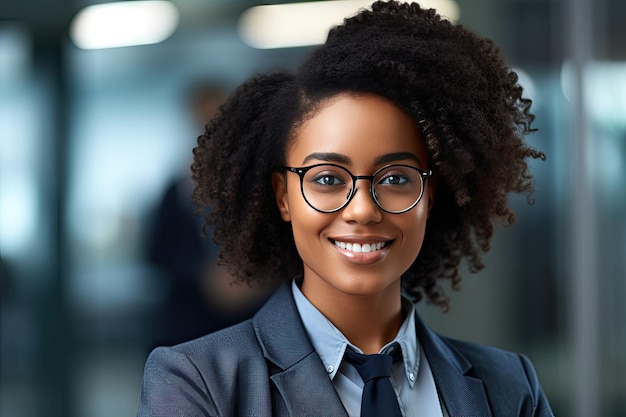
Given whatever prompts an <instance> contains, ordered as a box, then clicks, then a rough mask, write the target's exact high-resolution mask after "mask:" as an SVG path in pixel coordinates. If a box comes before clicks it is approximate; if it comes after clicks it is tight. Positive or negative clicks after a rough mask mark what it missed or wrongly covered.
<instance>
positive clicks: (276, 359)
mask: <svg viewBox="0 0 626 417" xmlns="http://www.w3.org/2000/svg"><path fill="white" fill-rule="evenodd" d="M253 325H254V329H255V332H256V335H257V338H258V340H259V343H260V345H261V347H262V349H263V354H264V356H265V358H266V359H267V360H268V361H269V362H270V363H271V364H272V365H273V366H274V369H275V372H273V373H272V372H270V379H271V380H272V382H273V383H274V384H275V386H276V391H277V393H278V394H277V395H278V396H279V397H280V398H274V399H273V401H272V402H273V403H274V404H276V402H277V401H282V402H283V403H284V405H285V408H286V410H287V413H288V415H291V416H312V415H328V416H346V417H347V413H346V411H345V409H344V407H343V404H342V403H341V400H340V399H339V396H338V395H337V392H336V391H335V388H334V387H333V384H332V382H331V381H330V378H328V375H327V374H326V370H325V369H324V365H323V364H322V361H321V360H320V358H319V356H318V355H317V353H316V352H315V349H314V348H313V346H312V345H311V342H310V341H309V338H308V336H307V334H306V331H305V330H304V326H303V324H302V322H301V320H300V314H299V313H298V309H297V308H296V305H295V302H294V300H293V295H292V293H291V287H290V285H283V286H281V287H280V288H279V289H278V290H277V291H276V293H275V294H274V295H273V296H272V297H271V298H270V300H269V301H268V302H267V303H266V304H265V305H264V306H263V308H262V309H261V310H260V311H259V312H258V313H257V314H256V315H255V317H254V319H253ZM270 371H271V370H270ZM273 412H274V413H277V412H279V410H274V411H273Z"/></svg>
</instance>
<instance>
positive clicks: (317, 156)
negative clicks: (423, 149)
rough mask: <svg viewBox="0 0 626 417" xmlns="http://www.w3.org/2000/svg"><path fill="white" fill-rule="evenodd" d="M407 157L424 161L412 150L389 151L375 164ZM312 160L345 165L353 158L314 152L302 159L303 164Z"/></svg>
mask: <svg viewBox="0 0 626 417" xmlns="http://www.w3.org/2000/svg"><path fill="white" fill-rule="evenodd" d="M407 159H409V160H412V161H414V162H417V163H418V164H421V163H422V161H421V159H419V157H418V156H417V155H415V154H413V153H411V152H393V153H387V154H384V155H381V156H379V157H377V158H376V159H375V160H374V164H375V165H383V164H388V163H390V162H398V161H404V160H407ZM312 160H317V161H324V162H335V163H338V164H345V165H350V164H351V163H352V159H350V158H349V157H348V156H346V155H343V154H340V153H336V152H313V153H312V154H309V155H307V156H306V158H304V160H303V161H302V165H304V164H306V163H307V162H309V161H312Z"/></svg>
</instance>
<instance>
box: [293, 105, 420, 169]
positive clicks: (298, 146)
mask: <svg viewBox="0 0 626 417" xmlns="http://www.w3.org/2000/svg"><path fill="white" fill-rule="evenodd" d="M402 152H404V153H406V152H409V153H412V154H414V155H415V156H417V157H418V158H419V160H420V161H421V162H422V164H423V165H425V164H426V161H427V160H428V158H427V154H426V148H425V146H424V143H423V139H422V136H421V134H420V132H419V129H418V127H417V125H416V123H415V122H414V121H413V120H412V119H411V118H410V117H409V116H408V115H407V114H406V113H404V112H403V111H402V110H400V109H399V108H398V107H397V106H396V105H394V104H393V103H392V102H391V101H389V100H387V99H385V98H383V97H380V96H377V95H373V94H340V95H337V96H335V97H333V98H331V99H328V100H326V101H325V102H324V103H322V105H321V106H319V107H318V108H317V110H316V112H315V113H314V114H313V115H312V116H311V117H309V118H308V119H307V120H306V121H305V122H304V123H303V124H302V125H301V126H300V127H298V128H297V129H296V131H295V132H294V135H293V138H292V141H291V146H290V147H289V148H288V150H287V155H286V159H287V161H288V163H289V164H292V165H294V166H295V165H297V166H300V165H302V164H304V162H305V160H307V157H309V155H311V154H314V153H335V154H341V155H345V156H347V157H348V159H349V160H350V163H348V165H353V166H355V167H358V166H363V167H364V168H371V167H372V166H373V164H374V161H375V160H376V159H378V158H379V157H380V156H381V155H385V154H391V153H402ZM424 167H425V166H424Z"/></svg>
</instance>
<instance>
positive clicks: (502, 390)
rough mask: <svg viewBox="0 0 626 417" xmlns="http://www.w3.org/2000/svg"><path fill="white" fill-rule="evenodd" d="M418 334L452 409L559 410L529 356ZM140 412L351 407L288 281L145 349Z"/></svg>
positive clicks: (143, 416)
mask: <svg viewBox="0 0 626 417" xmlns="http://www.w3.org/2000/svg"><path fill="white" fill-rule="evenodd" d="M417 332H418V335H417V337H418V341H419V342H420V343H421V344H422V347H423V348H424V353H425V354H426V357H427V358H428V363H429V364H430V367H431V370H432V373H433V376H434V379H435V383H436V385H437V390H438V391H439V393H440V396H441V399H442V401H443V403H444V404H445V406H446V408H447V411H448V414H449V415H450V417H461V416H463V417H466V416H472V417H479V416H480V417H483V416H484V417H487V416H502V417H512V416H542V417H543V416H552V415H553V414H552V411H551V410H550V406H549V405H548V401H547V400H546V397H545V395H544V393H543V391H542V389H541V386H540V385H539V381H538V380H537V375H536V374H535V370H534V369H533V366H532V364H531V363H530V361H529V360H528V359H527V358H525V357H524V356H522V355H518V354H515V353H511V352H507V351H504V350H501V349H496V348H493V347H487V346H482V345H477V344H473V343H468V342H462V341H458V340H454V339H450V338H446V337H442V336H439V335H437V334H436V333H434V332H433V331H431V330H430V329H428V328H427V327H426V326H425V325H424V324H423V323H422V322H421V320H420V319H419V317H417ZM137 415H138V417H147V416H151V417H156V416H163V417H165V416H167V417H174V416H272V415H274V416H297V417H303V416H347V414H346V411H345V409H344V408H343V405H342V404H341V400H340V399H339V397H338V395H337V393H336V391H335V389H334V388H333V385H332V382H331V381H330V379H329V378H328V375H327V374H326V371H325V369H324V366H323V364H322V362H321V360H320V358H319V356H318V355H317V353H316V352H315V350H314V349H313V346H312V345H311V343H310V341H309V339H308V336H307V335H306V332H305V330H304V327H303V325H302V322H301V320H300V316H299V314H298V311H297V309H296V305H295V302H294V300H293V295H292V293H291V289H290V286H289V285H283V286H282V287H281V288H279V289H278V290H277V291H276V293H275V294H274V295H273V296H272V297H271V298H270V299H269V300H268V301H267V303H266V304H265V305H264V306H263V307H262V308H261V310H259V312H258V313H257V314H256V315H255V316H254V317H253V318H252V319H250V320H247V321H244V322H242V323H240V324H237V325H235V326H233V327H230V328H227V329H224V330H221V331H219V332H217V333H213V334H210V335H207V336H204V337H202V338H199V339H196V340H193V341H190V342H187V343H184V344H181V345H178V346H174V347H171V348H164V347H160V348H157V349H155V350H154V351H153V352H152V353H151V354H150V356H149V357H148V360H147V363H146V367H145V371H144V376H143V385H142V391H141V404H140V406H139V411H138V413H137Z"/></svg>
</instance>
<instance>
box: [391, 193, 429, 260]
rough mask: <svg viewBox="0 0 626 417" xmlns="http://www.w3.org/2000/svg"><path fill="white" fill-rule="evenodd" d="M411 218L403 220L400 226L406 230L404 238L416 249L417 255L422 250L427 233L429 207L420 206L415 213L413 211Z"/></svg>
mask: <svg viewBox="0 0 626 417" xmlns="http://www.w3.org/2000/svg"><path fill="white" fill-rule="evenodd" d="M407 214H410V215H409V216H407V217H406V218H403V219H402V223H401V224H399V225H398V226H399V227H400V228H402V230H404V237H405V239H406V240H407V241H409V242H410V245H411V246H412V247H414V248H415V253H416V255H417V254H418V253H419V251H420V250H421V248H422V243H423V242H424V234H425V232H426V221H427V219H428V207H427V206H426V205H425V204H424V205H422V204H420V205H418V207H416V210H415V211H411V212H410V213H407Z"/></svg>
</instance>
